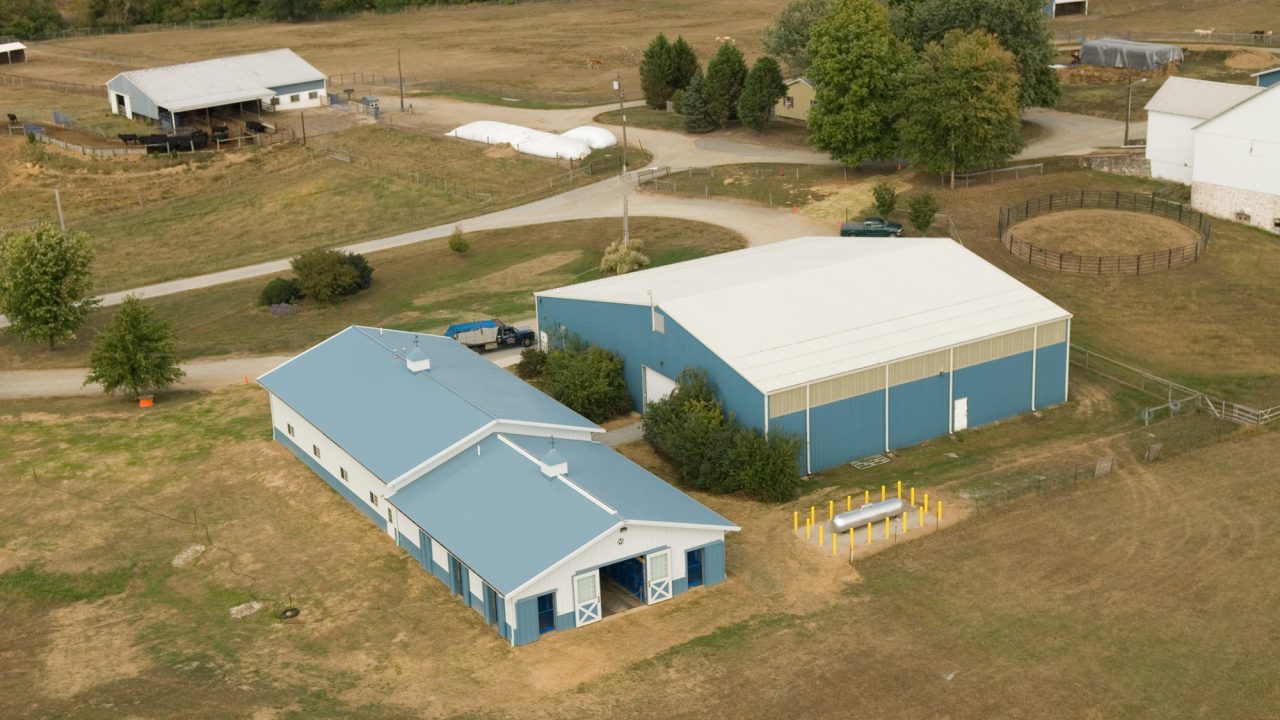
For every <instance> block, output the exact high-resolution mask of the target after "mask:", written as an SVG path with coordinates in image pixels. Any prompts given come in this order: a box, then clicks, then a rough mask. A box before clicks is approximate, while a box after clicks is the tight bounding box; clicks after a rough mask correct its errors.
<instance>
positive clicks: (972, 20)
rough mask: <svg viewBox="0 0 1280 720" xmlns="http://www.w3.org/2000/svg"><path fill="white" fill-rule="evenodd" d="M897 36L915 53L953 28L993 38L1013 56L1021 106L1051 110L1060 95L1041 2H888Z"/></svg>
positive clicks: (919, 0) (902, 0)
mask: <svg viewBox="0 0 1280 720" xmlns="http://www.w3.org/2000/svg"><path fill="white" fill-rule="evenodd" d="M889 4H890V5H891V6H892V8H893V25H894V31H895V32H896V33H897V35H898V36H899V37H901V38H903V39H905V40H906V41H907V42H909V43H911V45H912V46H913V47H914V48H915V49H916V50H923V49H924V46H925V45H928V44H929V43H931V42H940V41H941V40H942V39H943V37H944V36H945V35H946V34H947V33H948V32H951V31H952V30H978V31H983V32H988V33H990V34H992V35H994V36H995V37H996V38H997V40H998V41H999V43H1000V45H1001V47H1003V48H1004V49H1006V50H1008V51H1009V52H1011V53H1013V55H1014V57H1015V58H1016V63H1017V69H1018V75H1019V76H1020V78H1021V85H1020V86H1019V93H1018V106H1019V107H1024V108H1025V107H1053V105H1054V104H1055V103H1056V102H1057V101H1058V96H1059V95H1060V94H1061V91H1060V89H1059V87H1058V76H1057V74H1056V73H1054V71H1053V68H1051V67H1050V65H1051V64H1052V63H1053V58H1054V56H1055V55H1056V54H1057V51H1056V50H1055V49H1054V47H1053V36H1052V34H1051V33H1050V32H1049V26H1048V18H1047V17H1046V16H1045V14H1044V0H890V3H889Z"/></svg>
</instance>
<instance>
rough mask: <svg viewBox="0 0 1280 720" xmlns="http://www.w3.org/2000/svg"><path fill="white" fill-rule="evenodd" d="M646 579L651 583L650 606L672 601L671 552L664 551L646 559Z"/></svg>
mask: <svg viewBox="0 0 1280 720" xmlns="http://www.w3.org/2000/svg"><path fill="white" fill-rule="evenodd" d="M644 567H645V575H646V579H647V580H648V581H649V604H650V605H652V604H653V603H656V602H662V601H663V600H670V599H671V552H670V551H669V550H663V551H661V552H656V553H653V554H651V555H649V556H648V557H646V558H645V562H644Z"/></svg>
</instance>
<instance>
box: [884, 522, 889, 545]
mask: <svg viewBox="0 0 1280 720" xmlns="http://www.w3.org/2000/svg"><path fill="white" fill-rule="evenodd" d="M884 539H885V540H888V539H889V518H885V519H884Z"/></svg>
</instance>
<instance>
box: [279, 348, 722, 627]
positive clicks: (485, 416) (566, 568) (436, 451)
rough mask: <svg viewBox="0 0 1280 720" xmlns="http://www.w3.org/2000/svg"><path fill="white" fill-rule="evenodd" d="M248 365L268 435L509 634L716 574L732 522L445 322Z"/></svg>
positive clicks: (649, 598)
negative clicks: (259, 391) (426, 331)
mask: <svg viewBox="0 0 1280 720" xmlns="http://www.w3.org/2000/svg"><path fill="white" fill-rule="evenodd" d="M258 381H259V382H260V383H261V384H262V386H263V387H265V388H266V389H267V391H268V392H269V393H270V397H271V422H272V426H273V430H274V436H275V438H276V440H277V441H279V442H280V444H282V445H284V446H285V447H286V448H288V449H289V450H290V451H292V452H293V453H294V455H296V456H297V457H298V458H299V459H301V460H302V461H303V462H304V463H306V464H307V466H309V467H310V468H311V469H312V470H313V471H314V472H315V473H316V474H317V475H319V476H320V477H321V478H322V479H323V480H324V481H325V482H326V483H328V484H329V486H330V487H331V488H333V490H335V491H336V492H337V493H338V494H339V495H341V496H342V497H344V498H346V500H347V501H348V502H350V503H351V504H352V505H354V506H355V507H356V508H358V509H359V510H360V511H361V512H363V513H364V514H365V515H366V516H367V517H368V518H369V519H370V520H371V521H373V523H374V524H375V525H376V526H377V527H378V528H379V529H380V530H382V531H383V532H386V533H387V534H388V535H389V536H390V537H391V538H392V539H394V540H395V542H396V543H397V544H398V545H399V546H400V547H402V548H404V549H405V550H406V551H408V552H409V553H410V554H411V555H413V557H414V558H415V559H417V561H418V562H419V563H421V564H422V566H423V567H424V568H425V569H427V570H428V571H430V572H431V573H432V574H434V575H435V576H436V577H438V578H439V579H440V581H441V582H442V583H444V585H445V586H446V587H447V588H448V589H449V590H450V592H452V593H453V594H454V595H456V596H458V598H459V599H460V600H461V601H462V603H463V604H465V605H467V606H468V607H470V608H472V609H474V610H475V611H476V612H477V613H478V614H479V615H480V617H481V618H483V620H484V622H486V623H487V624H489V625H490V626H492V627H493V628H494V630H495V631H497V632H498V633H499V634H501V635H502V637H504V638H506V639H507V640H508V641H510V642H511V644H512V645H525V644H528V643H531V642H533V641H535V640H537V639H538V638H539V637H541V636H542V635H543V634H545V633H548V632H553V631H557V630H566V629H569V628H574V627H578V626H582V625H588V624H591V623H593V622H596V621H598V620H600V619H602V618H604V617H605V616H608V615H610V614H613V613H615V612H621V611H625V610H628V609H632V608H635V607H639V606H642V605H646V604H649V605H652V604H654V603H658V602H662V601H665V600H669V599H671V598H673V597H675V596H677V595H680V594H682V593H685V592H687V591H689V590H691V589H694V588H696V587H698V586H701V585H715V584H717V583H720V582H721V581H723V580H724V578H725V564H724V536H725V533H726V532H730V531H736V530H737V529H738V528H737V527H736V526H735V525H734V524H733V523H731V522H729V521H728V520H726V519H724V518H723V517H721V516H720V515H717V514H716V513H715V512H712V511H711V510H709V509H708V508H706V507H705V506H703V505H702V504H700V503H698V502H697V501H695V500H694V499H693V498H690V497H689V496H688V495H685V494H684V493H682V492H680V491H679V490H677V489H676V488H674V487H672V486H671V485H668V484H667V483H666V482H664V481H663V480H661V479H660V478H658V477H656V476H654V475H652V474H650V473H649V472H648V471H646V470H644V469H643V468H641V467H640V466H638V465H636V464H635V463H632V462H631V461H630V460H627V459H626V458H624V457H623V456H621V455H619V454H618V453H616V452H614V451H613V450H612V449H610V448H608V447H605V446H604V445H602V444H600V443H599V442H596V441H595V439H594V438H595V436H596V435H597V434H599V433H601V432H603V430H602V429H601V428H600V427H599V426H597V425H596V424H594V423H592V422H590V421H588V420H587V419H585V418H583V417H582V416H580V415H578V414H577V413H575V412H573V411H572V410H570V409H568V408H567V407H565V406H563V405H561V404H560V403H558V402H556V401H555V400H552V399H551V398H549V397H547V396H546V395H544V394H542V393H541V392H539V391H538V390H537V389H535V388H533V387H532V386H530V385H528V384H526V383H525V382H523V381H522V380H520V379H518V378H516V377H515V376H514V375H512V374H510V373H508V372H507V371H505V370H502V369H501V368H499V367H497V366H496V365H494V364H492V363H490V362H489V361H488V360H486V359H485V358H483V357H481V356H480V355H477V354H476V353H474V352H472V351H471V350H469V349H467V348H466V347H464V346H462V345H460V344H458V343H457V342H456V341H454V340H452V339H450V338H445V337H439V336H431V335H414V334H410V333H404V332H397V331H391V330H379V329H375V328H364V327H350V328H347V329H346V330H344V331H342V332H340V333H338V334H337V335H334V336H333V337H331V338H329V339H328V340H325V341H324V342H322V343H320V344H319V345H316V346H315V347H313V348H311V349H310V350H307V351H306V352H304V353H302V354H301V355H299V356H297V357H295V358H293V359H291V360H289V361H288V362H286V363H284V364H283V365H281V366H279V367H277V368H275V369H274V370H272V371H270V372H268V373H267V374H265V375H263V376H262V377H260V378H259V379H258Z"/></svg>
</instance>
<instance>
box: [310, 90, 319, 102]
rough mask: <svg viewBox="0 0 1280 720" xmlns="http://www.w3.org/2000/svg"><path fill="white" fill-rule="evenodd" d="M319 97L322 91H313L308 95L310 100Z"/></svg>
mask: <svg viewBox="0 0 1280 720" xmlns="http://www.w3.org/2000/svg"><path fill="white" fill-rule="evenodd" d="M318 97H320V91H318V90H312V91H311V92H309V93H307V99H308V100H315V99H316V98H318Z"/></svg>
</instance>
